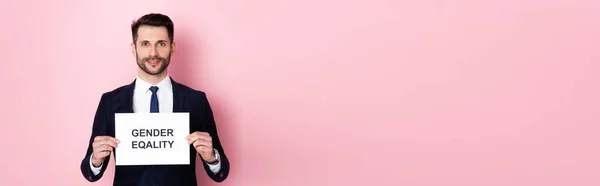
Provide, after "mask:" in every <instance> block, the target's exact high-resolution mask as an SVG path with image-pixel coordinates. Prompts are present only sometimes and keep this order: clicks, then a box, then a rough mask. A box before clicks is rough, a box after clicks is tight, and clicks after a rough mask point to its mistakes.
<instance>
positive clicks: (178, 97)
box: [171, 78, 185, 112]
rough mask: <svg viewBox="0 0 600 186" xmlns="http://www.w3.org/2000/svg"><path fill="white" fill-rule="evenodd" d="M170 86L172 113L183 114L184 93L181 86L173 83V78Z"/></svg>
mask: <svg viewBox="0 0 600 186" xmlns="http://www.w3.org/2000/svg"><path fill="white" fill-rule="evenodd" d="M171 84H172V85H173V112H183V111H184V110H183V108H184V106H185V104H184V103H185V91H184V89H183V87H182V86H181V84H179V83H177V82H175V81H173V78H171Z"/></svg>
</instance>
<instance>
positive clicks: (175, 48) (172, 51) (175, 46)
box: [171, 41, 177, 53]
mask: <svg viewBox="0 0 600 186" xmlns="http://www.w3.org/2000/svg"><path fill="white" fill-rule="evenodd" d="M176 50H177V43H175V41H173V43H171V53H175V51H176Z"/></svg>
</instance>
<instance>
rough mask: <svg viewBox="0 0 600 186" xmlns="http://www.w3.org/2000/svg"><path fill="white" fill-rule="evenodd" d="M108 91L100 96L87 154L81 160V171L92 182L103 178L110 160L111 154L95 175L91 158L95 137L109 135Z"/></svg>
mask: <svg viewBox="0 0 600 186" xmlns="http://www.w3.org/2000/svg"><path fill="white" fill-rule="evenodd" d="M106 99H107V96H106V93H105V94H103V95H102V97H101V98H100V103H99V104H98V108H97V109H96V114H95V116H94V123H93V126H92V134H91V136H90V139H89V142H88V148H87V151H86V153H85V156H84V157H83V160H81V166H80V167H81V173H82V174H83V177H84V178H85V179H86V180H88V181H90V182H95V181H98V180H99V179H100V178H102V175H103V174H104V171H105V170H106V167H107V165H108V162H109V161H110V156H107V157H106V158H105V159H104V163H102V165H103V166H102V168H101V169H100V173H98V174H97V175H94V173H93V172H92V169H91V167H90V158H91V155H92V152H93V148H92V143H93V142H94V138H95V137H96V136H104V135H108V128H107V123H106V109H105V108H106Z"/></svg>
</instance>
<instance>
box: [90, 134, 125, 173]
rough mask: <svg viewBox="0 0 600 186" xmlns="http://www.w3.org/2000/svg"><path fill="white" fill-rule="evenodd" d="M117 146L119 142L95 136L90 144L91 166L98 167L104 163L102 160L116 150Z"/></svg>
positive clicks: (108, 137) (111, 138) (107, 137)
mask: <svg viewBox="0 0 600 186" xmlns="http://www.w3.org/2000/svg"><path fill="white" fill-rule="evenodd" d="M117 144H119V140H118V139H116V138H113V137H110V136H96V137H95V138H94V142H93V143H92V148H93V149H94V150H93V155H92V165H93V166H94V167H99V166H100V165H102V162H104V158H106V157H107V156H108V155H110V153H111V152H112V151H113V150H114V148H117Z"/></svg>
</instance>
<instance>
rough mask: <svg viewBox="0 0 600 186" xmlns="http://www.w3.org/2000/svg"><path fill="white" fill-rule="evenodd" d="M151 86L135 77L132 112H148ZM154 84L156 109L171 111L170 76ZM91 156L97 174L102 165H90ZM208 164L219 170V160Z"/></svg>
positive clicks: (93, 168) (214, 170) (163, 111)
mask: <svg viewBox="0 0 600 186" xmlns="http://www.w3.org/2000/svg"><path fill="white" fill-rule="evenodd" d="M151 86H152V84H150V83H148V82H146V81H144V80H142V79H141V78H140V77H139V76H138V77H137V78H136V81H135V90H133V112H135V113H150V98H151V97H152V91H150V87H151ZM155 86H157V87H158V91H156V96H157V97H158V111H159V112H160V113H172V112H173V86H172V84H171V78H170V77H169V76H168V75H167V76H166V77H165V79H163V80H162V81H160V82H159V83H158V84H156V85H155ZM92 156H93V154H92ZM92 156H90V167H91V168H92V172H93V173H94V175H98V174H99V173H100V169H102V166H103V165H100V167H94V165H92ZM215 157H217V159H219V153H218V152H217V151H215ZM208 166H209V167H210V170H211V171H212V172H213V173H215V174H216V173H217V172H219V170H221V161H219V163H217V164H216V165H210V164H208Z"/></svg>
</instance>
